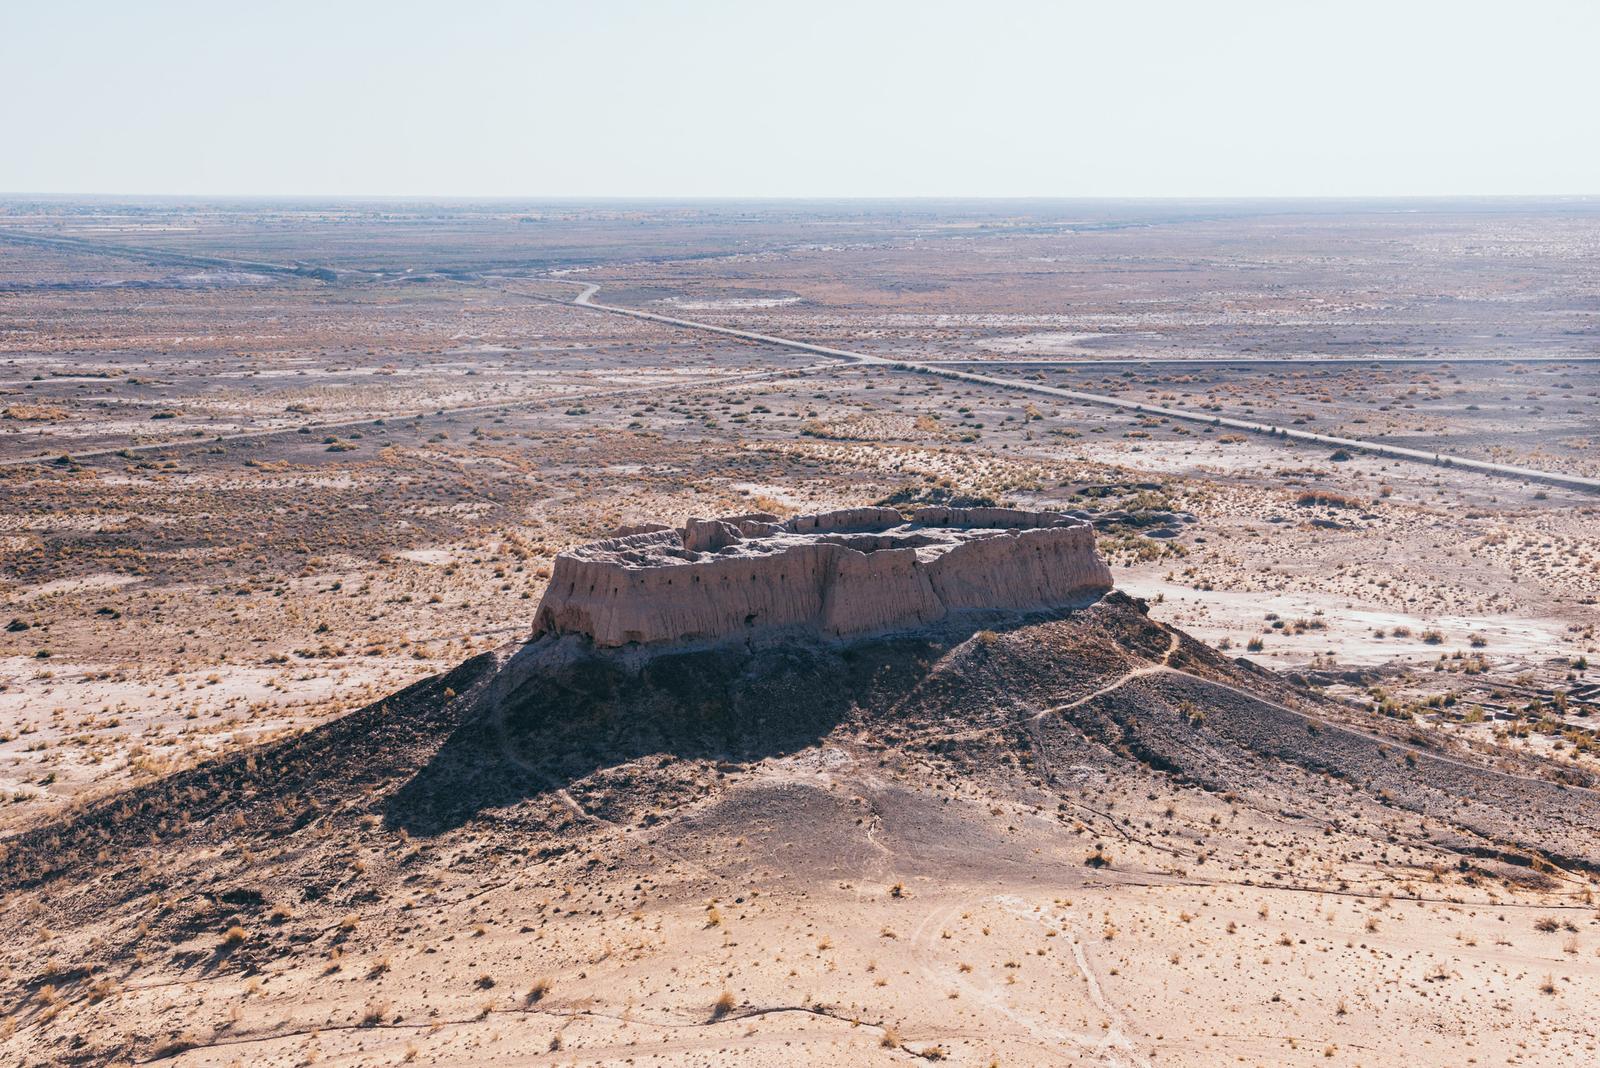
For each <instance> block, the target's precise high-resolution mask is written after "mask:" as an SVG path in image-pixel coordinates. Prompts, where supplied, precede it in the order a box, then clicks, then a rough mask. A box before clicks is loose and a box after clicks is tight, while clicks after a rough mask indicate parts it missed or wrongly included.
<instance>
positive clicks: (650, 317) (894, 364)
mask: <svg viewBox="0 0 1600 1068" xmlns="http://www.w3.org/2000/svg"><path fill="white" fill-rule="evenodd" d="M562 281H566V282H568V284H571V285H580V286H582V287H583V288H582V291H581V292H579V294H578V295H577V296H576V297H575V298H574V299H573V301H572V303H574V304H576V305H578V306H579V307H584V308H592V309H594V310H595V311H601V312H606V313H609V314H612V315H625V316H628V317H629V318H633V319H643V320H646V321H648V322H653V323H664V324H666V325H668V326H677V327H682V328H684V329H688V330H700V331H704V332H707V333H712V334H721V335H723V336H724V337H735V338H741V339H743V340H745V341H754V342H757V343H759V344H763V345H775V346H778V347H780V348H786V349H797V350H799V351H801V352H814V353H817V354H819V355H822V356H829V357H832V358H834V359H839V360H845V361H848V362H850V363H856V364H867V365H872V366H880V367H886V368H889V369H891V370H895V371H908V372H913V373H916V374H927V375H938V376H939V377H941V378H951V379H955V380H957V381H961V382H976V383H979V384H980V385H985V386H996V387H998V388H1000V389H1010V390H1017V391H1019V392H1023V393H1039V394H1043V395H1045V396H1048V397H1058V398H1060V399H1062V400H1068V401H1074V402H1076V403H1079V404H1093V405H1097V406H1099V407H1103V408H1116V409H1119V410H1122V411H1130V412H1137V413H1139V414H1141V415H1154V416H1162V417H1164V418H1167V419H1175V420H1179V421H1181V422H1186V423H1198V424H1201V425H1203V426H1213V427H1223V428H1226V429H1228V430H1242V431H1245V432H1246V433H1250V434H1264V435H1267V436H1268V437H1274V438H1278V439H1280V440H1283V441H1302V442H1309V443H1311V444H1316V445H1330V446H1333V447H1334V448H1338V449H1346V450H1349V451H1352V452H1361V453H1365V454H1368V455H1372V456H1380V457H1383V458H1385V459H1391V460H1410V461H1414V462H1417V463H1425V464H1429V465H1430V466H1434V467H1447V468H1450V469H1452V470H1459V471H1471V472H1474V473H1476V474H1483V475H1494V476H1497V477H1501V478H1516V479H1521V480H1523V481H1526V482H1539V483H1544V484H1547V485H1552V486H1561V487H1563V488H1566V489H1575V490H1581V491H1583V492H1585V493H1595V494H1600V478H1584V477H1582V476H1580V475H1568V474H1563V473H1561V472H1557V471H1540V470H1537V469H1535V468H1531V467H1518V466H1515V465H1512V464H1499V463H1494V462H1492V461H1489V460H1473V459H1470V458H1468V457H1465V456H1451V455H1449V454H1447V453H1438V452H1426V451H1424V450H1422V449H1407V448H1404V447H1401V446H1398V445H1385V444H1382V443H1380V442H1376V441H1362V440H1360V439H1357V438H1346V437H1339V436H1337V435H1334V434H1317V433H1313V432H1311V431H1309V430H1296V429H1295V428H1293V427H1285V426H1276V425H1274V424H1272V423H1256V422H1251V421H1250V420H1247V419H1232V418H1229V417H1226V416H1219V415H1212V414H1210V413H1209V412H1197V411H1190V410H1187V409H1183V408H1168V407H1163V406H1160V405H1154V404H1143V403H1140V402H1139V401H1131V400H1125V399H1123V398H1121V397H1112V396H1107V395H1106V394H1103V393H1084V392H1082V391H1081V390H1075V389H1062V388H1060V387H1058V386H1046V385H1043V384H1041V383H1038V382H1028V381H1024V380H1020V379H1014V378H1003V377H1001V376H999V375H988V374H979V373H977V372H974V371H960V370H957V369H955V367H953V366H952V365H951V364H950V363H948V362H946V363H931V362H918V361H911V360H888V359H885V358H883V357H882V356H873V355H870V354H868V353H864V352H850V351H848V350H846V349H835V348H830V347H828V346H826V345H813V344H812V343H811V342H809V341H796V340H794V339H792V338H783V337H775V336H773V335H772V334H760V333H757V332H755V331H753V330H739V329H735V328H734V327H730V326H716V325H714V324H712V323H701V322H696V321H694V320H693V319H679V318H676V317H674V316H671V315H658V314H656V313H655V312H646V311H639V310H638V309H636V308H624V307H621V306H619V305H616V304H601V303H599V302H598V301H596V300H595V299H594V295H595V294H596V293H597V292H599V291H600V287H599V285H597V284H595V283H593V282H573V281H572V280H570V279H562Z"/></svg>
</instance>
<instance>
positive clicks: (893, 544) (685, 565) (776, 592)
mask: <svg viewBox="0 0 1600 1068" xmlns="http://www.w3.org/2000/svg"><path fill="white" fill-rule="evenodd" d="M1111 585H1112V583H1111V572H1110V569H1109V568H1107V567H1106V565H1105V563H1104V562H1103V561H1102V560H1101V559H1100V557H1099V554H1098V553H1097V552H1096V551H1095V542H1094V530H1093V528H1092V527H1091V526H1090V524H1088V523H1086V522H1084V521H1083V520H1080V519H1076V518H1073V517H1072V516H1068V515H1063V514H1061V513H1059V512H1030V511H1022V510H1018V509H1011V508H945V507H930V508H918V509H916V511H915V512H913V513H912V515H911V517H910V518H909V519H907V517H906V516H904V515H902V514H901V513H900V512H899V511H898V510H896V509H894V508H849V509H843V510H840V511H834V512H821V513H817V514H813V515H802V516H795V517H793V518H791V519H787V520H781V521H780V520H779V519H778V517H777V516H773V515H767V514H764V513H754V514H750V515H740V516H727V517H724V518H721V519H690V520H689V521H688V522H687V523H685V524H684V525H683V526H682V527H681V528H675V527H664V526H661V525H659V524H638V525H634V526H630V527H625V528H623V531H622V532H621V533H619V534H618V535H617V536H613V537H610V538H607V539H604V540H602V541H597V542H593V543H591V544H588V545H583V546H579V547H578V548H575V549H570V550H567V551H566V552H563V553H561V554H560V555H558V556H557V557H556V562H555V569H554V572H553V574H552V575H551V578H550V584H549V586H548V587H547V588H546V590H545V594H544V598H543V600H541V601H540V602H539V610H538V613H537V615H536V616H535V622H534V633H535V635H545V634H549V635H565V634H578V635H583V636H586V637H587V638H589V639H590V640H591V641H592V642H593V643H594V644H595V645H597V646H605V647H618V646H624V645H632V644H638V645H657V644H663V643H675V642H703V641H715V640H721V639H741V640H742V639H750V638H759V637H767V636H772V635H777V634H786V633H794V634H813V635H817V636H820V637H825V638H839V637H846V636H855V635H862V634H869V633H877V632H884V631H892V630H905V629H915V628H917V627H921V626H926V625H928V624H931V623H934V622H936V621H938V620H941V619H944V618H946V617H948V616H952V615H956V614H960V613H970V612H1014V613H1020V612H1030V611H1039V610H1045V609H1056V608H1069V607H1077V606H1081V605H1085V604H1088V603H1091V602H1093V601H1094V600H1096V599H1098V598H1099V597H1100V596H1101V595H1102V594H1104V593H1106V592H1107V591H1108V590H1110V589H1111Z"/></svg>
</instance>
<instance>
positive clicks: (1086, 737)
mask: <svg viewBox="0 0 1600 1068" xmlns="http://www.w3.org/2000/svg"><path fill="white" fill-rule="evenodd" d="M784 342H788V343H787V344H786V343H784ZM1241 424H1244V425H1241ZM1252 427H1253V428H1254V429H1252ZM1325 438H1331V439H1338V440H1339V441H1347V442H1350V443H1351V444H1348V445H1340V444H1332V443H1329V442H1328V441H1326V440H1322V439H1325ZM862 505H884V506H891V507H904V508H907V509H910V508H913V507H916V506H918V505H952V506H955V507H964V506H985V507H987V506H1003V507H1013V508H1023V509H1038V510H1054V511H1063V512H1069V511H1070V512H1075V513H1081V514H1083V515H1085V516H1089V517H1091V518H1092V521H1093V522H1094V524H1095V528H1096V534H1097V542H1098V548H1099V551H1100V553H1101V555H1102V556H1103V557H1104V559H1105V560H1106V562H1107V563H1108V564H1109V565H1110V568H1111V572H1112V575H1113V579H1114V582H1115V586H1116V591H1117V592H1116V593H1114V594H1111V595H1109V596H1108V597H1107V598H1106V599H1105V600H1104V601H1102V602H1100V603H1098V604H1096V605H1094V606H1092V607H1090V608H1086V609H1082V610H1079V611H1075V612H1072V613H1068V614H1066V615H1064V616H1062V617H1061V618H1035V617H1029V618H1023V619H1016V620H986V621H983V622H982V625H978V624H974V625H972V626H969V627H960V626H956V625H951V626H945V627H941V628H935V629H933V630H931V631H929V632H927V633H917V634H895V635H886V636H882V637H879V638H874V639H872V640H870V641H867V642H864V643H856V644H846V645H843V646H838V645H831V644H830V645H823V646H818V647H816V648H812V647H809V646H803V647H799V646H797V647H795V648H788V647H777V648H764V649H759V650H742V651H738V652H737V653H735V652H730V651H727V650H717V649H694V650H690V651H685V652H683V653H682V654H679V655H669V656H666V657H663V658H658V659H657V660H655V661H651V662H650V663H648V664H645V665H644V666H643V667H640V666H638V665H637V664H636V665H634V666H632V667H629V668H628V669H627V670H622V669H618V670H616V671H614V672H613V671H610V670H609V669H608V670H599V669H595V670H593V671H580V670H577V669H573V670H571V671H569V672H567V673H565V674H561V673H557V674H555V675H552V676H550V677H548V678H545V677H538V678H532V679H531V681H530V680H529V679H526V678H523V677H522V676H521V675H517V674H516V672H517V671H518V670H520V669H519V668H518V665H519V664H522V663H523V661H521V660H519V659H518V656H519V651H520V650H521V649H523V647H524V644H525V643H527V642H528V640H529V639H530V638H531V637H532V636H533V633H532V629H533V620H534V615H535V609H536V607H537V606H538V604H539V603H540V598H541V597H542V596H543V594H544V592H545V585H546V582H547V580H548V579H549V578H550V576H551V573H552V569H553V568H554V566H555V556H556V554H557V553H559V552H561V551H562V550H565V549H569V548H572V547H573V546H576V545H579V544H581V543H584V542H589V541H592V540H595V539H597V538H601V537H604V536H605V535H607V534H608V533H609V532H611V531H613V530H614V529H616V528H618V527H619V526H623V525H626V524H630V523H636V522H639V521H644V520H660V521H664V522H667V523H672V524H679V523H683V522H684V521H685V520H687V519H689V518H691V517H709V516H721V515H732V514H738V513H749V512H762V513H768V514H771V515H774V516H782V517H787V516H794V515H800V514H806V513H814V512H819V511H826V510H829V509H835V508H845V507H857V506H862ZM1597 598H1600V209H1597V208H1596V206H1595V205H1594V203H1593V202H1592V201H1584V200H1570V201H1532V200H1486V201H1397V202H1392V203H1389V202H1377V201H1360V202H1309V201H1288V202H1261V203H1247V202H1231V201H1230V202H1214V203H1213V202H1128V203H1111V202H1107V203H1095V202H1028V201H1015V202H1011V201H1006V202H999V201H988V202H963V201H950V202H943V201H915V202H905V203H898V202H885V201H863V202H825V203H803V202H794V203H784V202H760V203H740V202H678V203H645V202H639V203H628V202H609V203H601V204H583V203H576V202H573V203H540V204H535V203H513V202H500V201H494V202H467V201H459V202H437V203H435V202H398V201H395V202H387V201H385V202H379V201H370V202H368V201H356V202H348V201H347V202H332V201H329V202H322V201H315V200H302V201H280V202H245V201H239V202H217V203H212V202H202V201H191V200H179V199H173V200H153V199H152V200H125V199H102V200H66V199H50V198H33V199H12V200H8V201H5V202H0V602H3V603H0V623H3V629H0V947H3V958H0V1015H3V1022H0V1060H3V1061H4V1062H6V1063H18V1064H28V1065H34V1064H39V1065H43V1064H107V1063H128V1064H131V1063H162V1064H173V1065H229V1064H240V1065H257V1064H261V1065H267V1064H277V1065H300V1064H310V1063H321V1064H350V1065H367V1064H401V1063H438V1064H505V1065H518V1064H562V1065H569V1064H572V1065H602V1064H604V1065H614V1064H616V1065H620V1064H661V1065H670V1064H679V1065H691V1064H693V1065H700V1064H741V1065H744V1064H750V1065H758V1064H772V1065H785V1064H793V1063H798V1062H801V1061H803V1060H812V1059H816V1058H819V1057H821V1058H831V1059H832V1060H834V1061H836V1062H839V1063H847V1064H856V1063H861V1064H879V1063H882V1064H893V1063H916V1062H918V1061H921V1060H926V1061H948V1062H949V1063H952V1064H973V1065H989V1064H1003V1065H1032V1064H1105V1065H1146V1066H1148V1065H1162V1064H1169V1065H1212V1064H1216V1065H1222V1064H1248V1065H1263V1066H1269V1065H1289V1064H1335V1065H1366V1066H1369V1068H1372V1066H1379V1065H1389V1064H1395V1063H1400V1062H1402V1061H1404V1062H1406V1063H1414V1064H1426V1065H1435V1064H1436V1065H1451V1066H1456V1065H1473V1064H1478V1065H1491V1064H1494V1065H1499V1064H1526V1065H1586V1064H1592V1063H1594V1062H1595V1060H1596V1058H1597V1057H1600V1037H1597V1031H1600V1009H1597V1008H1596V1005H1597V1004H1600V1001H1597V995H1600V902H1597V901H1596V899H1595V892H1596V888H1597V880H1600V798H1597V796H1596V794H1595V792H1594V790H1595V787H1596V784H1597V776H1600V739H1597V738H1596V736H1595V731H1596V728H1597V727H1600V642H1597V639H1596V634H1595V628H1596V626H1597V624H1600V608H1597V603H1600V602H1597ZM508 694H509V695H510V696H509V697H507V696H506V695H508ZM490 695H497V696H496V697H495V700H494V701H490V699H489V696H490ZM491 707H492V711H489V712H485V711H484V709H486V708H491Z"/></svg>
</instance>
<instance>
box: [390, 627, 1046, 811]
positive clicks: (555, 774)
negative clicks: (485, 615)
mask: <svg viewBox="0 0 1600 1068" xmlns="http://www.w3.org/2000/svg"><path fill="white" fill-rule="evenodd" d="M1021 622H1022V621H1018V620H1014V621H1012V623H1011V624H1010V625H1013V626H1014V625H1020V623H1021ZM977 629H978V628H977V626H976V624H968V625H956V626H951V627H945V628H941V629H940V630H939V631H938V632H937V633H923V634H916V635H900V636H894V637H886V638H879V639H872V640H867V641H861V642H856V643H852V644H849V645H841V646H833V645H823V644H816V643H794V644H788V645H782V646H775V647H771V648H763V649H758V650H750V649H745V648H720V649H702V650H695V651H685V652H680V653H672V654H664V655H659V656H656V657H654V658H651V659H648V660H642V661H639V662H635V663H633V664H632V665H631V666H630V665H628V664H627V663H625V662H624V661H623V660H621V659H619V658H617V657H614V656H606V655H589V656H584V657H579V658H576V659H572V660H570V661H568V662H566V663H563V664H561V665H559V666H554V667H548V668H543V669H540V670H533V671H527V672H526V678H525V679H524V680H523V681H522V682H521V683H520V684H519V685H517V686H516V687H515V688H514V689H512V690H511V691H510V692H509V694H506V693H502V694H500V695H499V696H498V697H496V698H493V699H491V700H488V701H486V702H485V707H484V708H483V710H482V711H481V712H479V713H478V714H475V715H473V716H471V717H470V718H468V719H467V720H466V721H464V722H462V723H461V724H460V725H459V726H458V727H457V729H456V730H455V731H454V732H453V733H452V735H451V736H450V737H449V738H448V739H447V740H446V741H445V743H444V745H443V746H442V747H441V748H440V749H439V751H438V752H437V754H436V755H435V756H434V758H433V759H432V760H430V761H429V762H428V764H427V765H426V766H425V767H423V768H421V769H420V770H419V771H418V772H417V774H416V775H415V776H414V777H413V778H412V779H411V780H410V781H409V782H407V783H406V784H404V785H403V786H402V787H401V788H400V789H399V790H398V791H396V792H395V793H394V794H393V795H392V796H391V798H390V800H389V804H388V806H387V811H386V813H385V818H386V822H387V823H388V824H389V825H390V826H392V827H396V828H404V829H405V830H406V831H407V832H408V833H410V834H414V835H433V834H439V833H441V832H444V831H448V830H450V829H452V828H455V827H458V826H460V825H461V824H463V823H465V822H467V821H468V820H470V819H472V818H473V817H474V816H476V815H477V814H478V813H480V812H483V811H485V810H487V809H494V808H501V807H505V806H509V805H513V804H515V803H517V802H519V801H521V800H523V799H526V798H529V797H537V796H540V795H545V794H553V793H554V792H555V791H557V790H559V789H562V788H565V787H566V786H568V785H570V784H572V783H574V782H576V781H578V780H581V779H583V778H584V777H585V776H589V775H591V774H593V773H595V772H597V771H603V770H605V769H608V768H615V767H617V766H619V765H622V764H626V763H628V762H630V761H635V760H639V759H640V758H642V757H652V756H661V757H663V758H679V759H689V760H709V761H728V762H735V763H748V762H754V761H759V760H762V759H764V758H767V757H773V756H782V755H784V754H788V753H794V752H797V751H799V750H801V749H804V748H806V747H808V746H812V745H815V744H816V743H817V742H818V741H819V740H821V739H822V738H824V737H825V736H826V735H827V734H828V733H829V732H831V731H832V730H834V729H835V728H836V727H838V726H839V725H840V724H841V723H846V722H848V721H850V720H851V719H852V717H854V716H855V715H857V713H858V711H860V710H863V709H872V710H878V711H882V710H885V709H891V708H892V707H893V706H894V704H895V702H896V701H897V700H898V699H900V698H901V697H903V696H904V695H906V694H908V693H912V692H914V691H916V690H917V689H918V688H919V684H920V683H922V682H923V681H924V679H925V677H926V676H927V675H928V673H929V672H930V670H931V669H932V668H933V666H934V665H935V664H937V663H938V662H939V660H940V658H941V657H942V656H943V655H944V654H945V653H946V652H947V651H949V650H950V649H951V648H952V647H953V646H955V645H958V644H959V643H961V642H962V641H965V640H966V639H968V638H970V637H972V635H973V634H974V633H975V632H976V631H977ZM648 767H649V765H648V762H646V765H645V771H644V773H645V774H646V775H647V774H648ZM640 785H641V787H643V788H648V787H649V785H650V784H649V782H648V781H644V780H641V783H640Z"/></svg>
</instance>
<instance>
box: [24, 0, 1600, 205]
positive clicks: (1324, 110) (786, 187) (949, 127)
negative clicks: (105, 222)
mask: <svg viewBox="0 0 1600 1068" xmlns="http://www.w3.org/2000/svg"><path fill="white" fill-rule="evenodd" d="M1597 56H1600V0H1583V2H1578V0H1572V2H1565V0H1497V2H1494V3H1487V2H1479V0H1455V2H1438V3H1435V2H1408V0H1385V2H1380V3H1369V2H1365V0H1345V2H1335V0H1327V2H1317V3H1312V2H1301V0H1276V2H1272V3H1251V2H1242V0H1241V2H1232V0H1227V2H1206V0H1174V2H1166V0H1142V2H1141V0H1101V2H1094V3H1080V2H1059V3H1045V2H1023V0H970V2H968V3H946V2H941V0H915V2H910V0H907V2H899V0H895V2H874V0H847V2H835V0H784V2H781V3H780V2H772V3H763V2H760V0H744V2H738V3H736V2H723V0H702V2H693V0H682V2H669V0H657V2H653V3H650V2H632V0H619V2H610V3H608V2H606V0H567V2H561V3H538V2H525V3H511V2H473V0H456V2H450V3H445V2H439V3H432V4H421V3H406V2H396V0H384V2H381V3H379V2H354V0H352V2H341V0H320V2H316V3H300V2H281V3H279V2H257V3H250V4H244V3H227V2H219V0H213V2H208V3H176V2H163V0H142V2H137V3H135V2H130V0H117V2H106V3H92V2H72V0H3V2H0V138H3V140H0V191H8V192H43V193H184V194H207V193H215V194H292V193H305V194H374V195H387V194H397V195H459V196H577V197H588V196H966V195H973V196H1229V195H1233V196H1255V195H1390V194H1494V193H1583V194H1600V59H1597Z"/></svg>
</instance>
